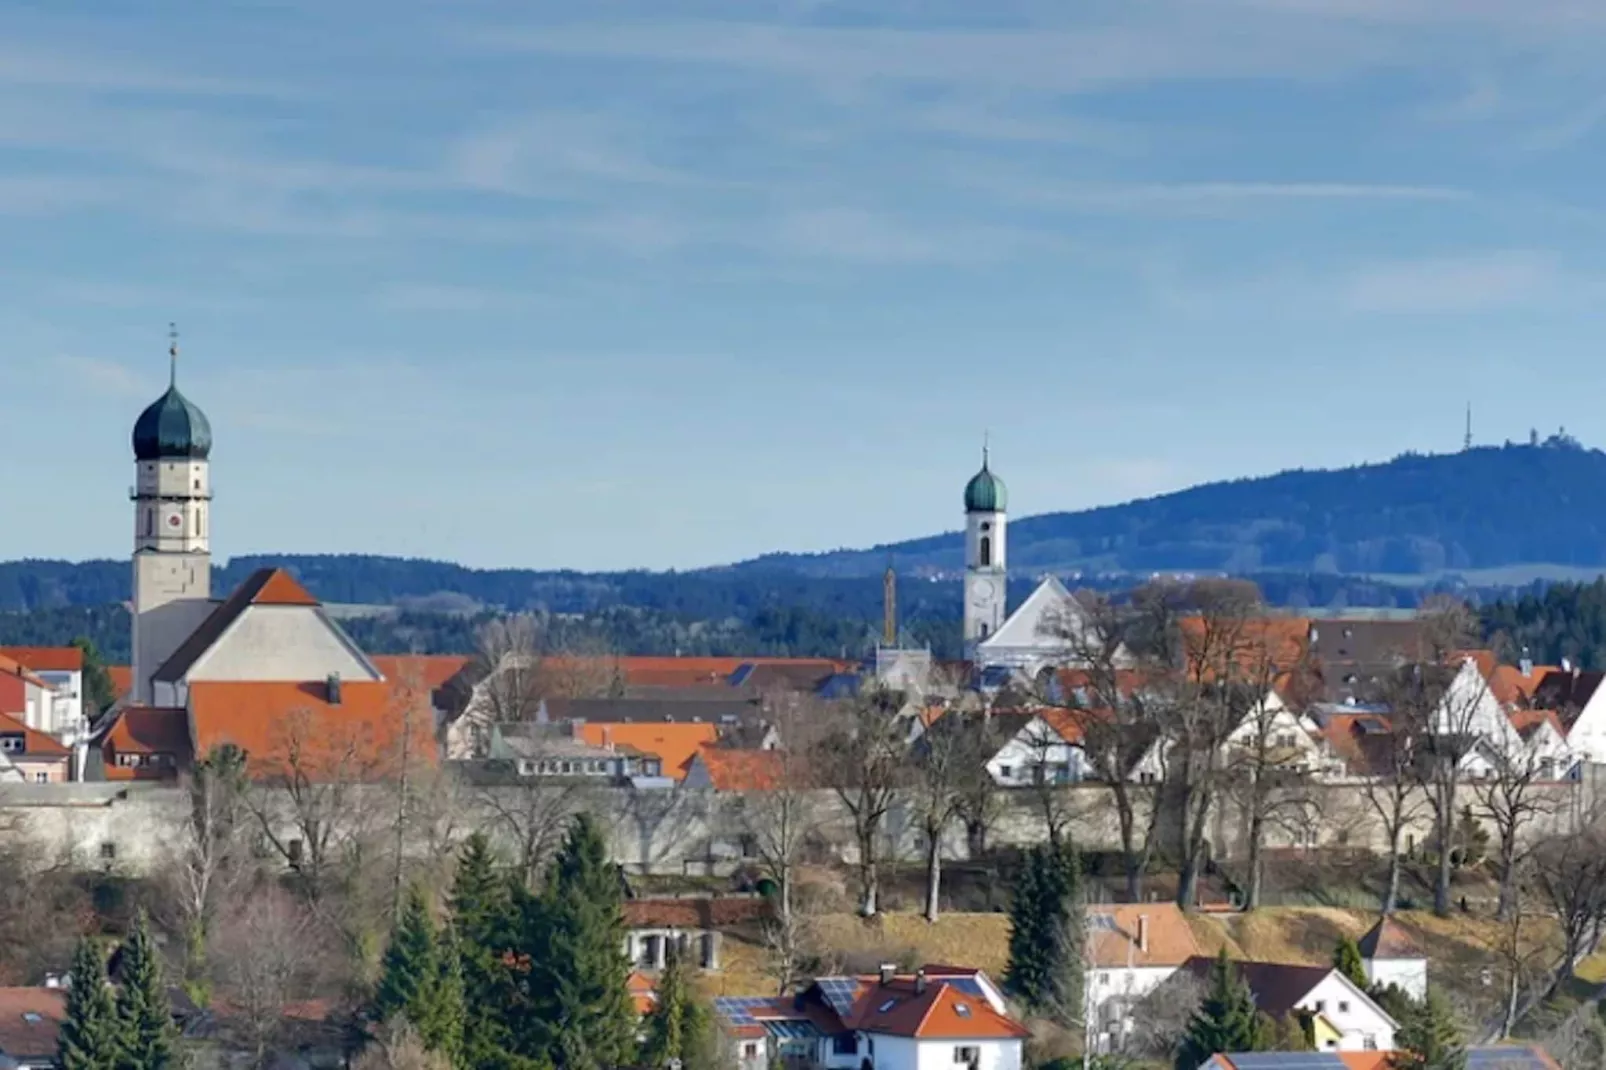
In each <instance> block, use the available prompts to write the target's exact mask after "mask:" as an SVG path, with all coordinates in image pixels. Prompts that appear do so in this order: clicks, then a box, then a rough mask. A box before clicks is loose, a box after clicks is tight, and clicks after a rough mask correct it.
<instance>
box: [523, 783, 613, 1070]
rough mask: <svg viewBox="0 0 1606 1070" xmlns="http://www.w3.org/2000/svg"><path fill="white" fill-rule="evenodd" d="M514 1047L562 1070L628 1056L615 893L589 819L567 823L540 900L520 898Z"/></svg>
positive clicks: (603, 848)
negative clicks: (518, 970) (568, 826)
mask: <svg viewBox="0 0 1606 1070" xmlns="http://www.w3.org/2000/svg"><path fill="white" fill-rule="evenodd" d="M519 899H520V903H519V907H520V912H521V918H520V928H521V930H522V932H521V934H520V946H519V948H518V949H517V952H518V953H517V954H516V956H515V961H516V962H517V963H519V964H520V966H519V968H520V970H521V972H520V974H519V977H518V1002H519V1005H518V1006H516V1007H515V1009H514V1012H513V1013H512V1014H511V1015H510V1016H509V1024H510V1025H511V1026H512V1027H513V1032H514V1036H513V1048H514V1050H515V1051H516V1052H517V1053H518V1054H519V1055H521V1056H524V1057H527V1058H533V1059H548V1060H550V1061H552V1062H553V1063H555V1064H556V1065H558V1066H561V1067H563V1068H564V1070H596V1068H598V1067H614V1066H620V1065H624V1064H625V1063H628V1062H629V1060H630V1058H631V1057H632V1056H633V1055H634V1051H633V1049H634V1047H635V1030H636V1012H635V1007H634V1006H633V1005H632V1003H631V1000H630V991H629V988H628V985H627V981H628V979H629V976H630V967H629V963H628V962H627V961H626V960H625V954H624V937H625V928H624V914H623V907H622V900H623V888H622V885H621V882H620V879H619V871H618V869H617V868H616V867H615V866H614V865H613V863H612V862H611V861H610V860H609V857H608V848H607V843H606V842H605V841H604V839H603V836H602V832H601V830H600V829H599V828H598V827H597V824H596V822H595V821H594V820H593V819H592V818H591V816H590V815H589V814H583V813H582V814H581V815H580V816H579V817H577V818H576V819H575V821H574V824H573V826H572V827H571V828H570V830H569V834H568V836H567V837H566V839H565V840H564V844H563V849H562V850H561V851H560V852H559V853H558V856H557V857H556V858H555V859H554V860H553V862H552V864H551V866H550V867H549V868H548V871H547V875H546V882H545V884H544V886H543V887H542V889H541V894H540V895H539V896H528V895H521V896H520V897H519Z"/></svg>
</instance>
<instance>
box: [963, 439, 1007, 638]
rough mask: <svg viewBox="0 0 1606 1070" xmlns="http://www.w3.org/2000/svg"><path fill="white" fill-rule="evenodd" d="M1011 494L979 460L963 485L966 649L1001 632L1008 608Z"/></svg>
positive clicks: (985, 451) (983, 458)
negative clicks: (1008, 535) (973, 471)
mask: <svg viewBox="0 0 1606 1070" xmlns="http://www.w3.org/2000/svg"><path fill="white" fill-rule="evenodd" d="M1008 509H1009V491H1008V490H1007V489H1006V488H1005V486H1004V481H1003V480H1002V479H999V478H998V477H997V476H995V475H993V473H992V470H991V469H990V468H988V464H987V450H986V449H985V448H984V449H983V450H982V454H981V471H980V472H977V473H976V474H975V475H974V476H972V477H971V480H970V482H969V483H967V484H965V614H964V638H965V645H966V648H967V649H972V650H973V649H975V647H976V644H978V643H981V642H984V641H985V640H986V639H987V638H988V637H989V636H992V635H993V634H995V633H996V632H997V631H998V630H999V629H1000V628H1002V627H1003V626H1004V616H1005V613H1006V612H1007V609H1008V604H1009V570H1008V542H1007V534H1008V531H1007V529H1008V516H1007V515H1006V514H1007V512H1008Z"/></svg>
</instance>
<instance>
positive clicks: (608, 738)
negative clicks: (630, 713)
mask: <svg viewBox="0 0 1606 1070" xmlns="http://www.w3.org/2000/svg"><path fill="white" fill-rule="evenodd" d="M602 747H603V749H604V750H613V725H608V724H605V725H603V726H602Z"/></svg>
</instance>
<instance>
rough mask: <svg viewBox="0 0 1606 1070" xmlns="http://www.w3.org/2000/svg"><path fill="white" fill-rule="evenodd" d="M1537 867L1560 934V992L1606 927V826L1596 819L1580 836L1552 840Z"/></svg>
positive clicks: (1539, 887) (1539, 852) (1556, 984)
mask: <svg viewBox="0 0 1606 1070" xmlns="http://www.w3.org/2000/svg"><path fill="white" fill-rule="evenodd" d="M1532 867H1533V868H1532V872H1533V882H1534V888H1535V890H1536V891H1537V892H1538V894H1539V896H1540V898H1541V900H1542V901H1543V902H1544V903H1545V905H1546V906H1548V907H1549V908H1550V912H1551V914H1552V915H1553V916H1554V917H1555V919H1556V922H1557V924H1558V925H1559V926H1560V928H1561V937H1562V959H1561V963H1560V965H1559V966H1558V968H1557V971H1556V974H1555V976H1554V977H1553V978H1552V979H1551V984H1550V990H1551V992H1555V991H1556V990H1558V989H1559V988H1560V987H1561V986H1562V984H1564V983H1565V982H1566V981H1567V979H1568V978H1569V977H1571V976H1572V970H1573V966H1574V965H1575V964H1576V963H1577V961H1578V960H1579V958H1580V957H1582V956H1583V955H1585V954H1587V953H1588V952H1589V951H1590V950H1592V949H1593V948H1594V947H1595V946H1596V945H1597V944H1599V943H1600V938H1601V930H1602V927H1603V926H1606V823H1603V821H1602V820H1601V819H1600V817H1599V816H1596V817H1595V818H1594V819H1592V820H1590V821H1589V822H1588V823H1587V824H1585V825H1584V826H1583V828H1581V829H1580V830H1579V831H1578V832H1576V833H1571V834H1568V835H1565V836H1552V837H1550V838H1549V839H1547V840H1545V841H1544V842H1543V843H1541V844H1539V845H1538V847H1536V848H1535V850H1534V852H1533V855H1532Z"/></svg>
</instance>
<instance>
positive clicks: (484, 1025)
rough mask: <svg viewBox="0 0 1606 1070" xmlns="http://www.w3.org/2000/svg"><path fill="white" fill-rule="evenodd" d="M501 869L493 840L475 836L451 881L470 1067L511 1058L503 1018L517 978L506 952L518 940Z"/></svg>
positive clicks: (464, 1060)
mask: <svg viewBox="0 0 1606 1070" xmlns="http://www.w3.org/2000/svg"><path fill="white" fill-rule="evenodd" d="M510 891H511V890H510V889H509V887H508V883H507V881H506V880H505V879H504V878H503V877H502V876H501V875H499V874H498V873H497V867H496V859H495V857H494V855H493V854H492V852H491V845H490V841H489V840H488V839H487V838H486V837H485V835H484V834H483V833H475V834H474V835H473V836H470V837H469V839H468V842H467V843H466V844H465V845H464V847H463V854H462V856H461V858H459V860H458V863H457V874H456V877H455V878H454V880H453V882H452V893H451V908H452V931H453V934H454V936H455V938H456V945H457V954H458V959H459V962H460V964H461V968H462V974H463V1005H464V1017H463V1048H462V1059H461V1062H462V1065H463V1066H465V1067H474V1068H478V1067H492V1066H498V1065H501V1064H502V1063H503V1062H505V1061H506V1058H507V1055H508V1053H507V1045H508V1029H507V1027H506V1025H505V1024H504V1021H505V1018H506V1015H507V1013H508V1001H509V999H510V997H511V995H512V989H511V984H512V978H511V976H510V974H509V971H508V967H507V964H506V962H505V961H504V958H503V956H504V955H505V954H506V953H507V952H508V950H509V949H510V948H511V947H512V945H513V942H514V932H513V915H512V897H511V894H510Z"/></svg>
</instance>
